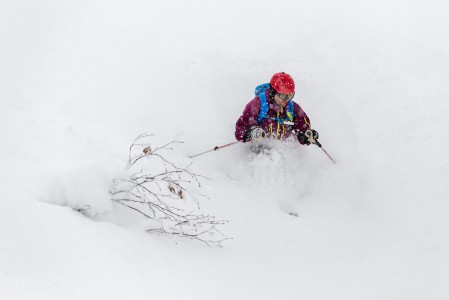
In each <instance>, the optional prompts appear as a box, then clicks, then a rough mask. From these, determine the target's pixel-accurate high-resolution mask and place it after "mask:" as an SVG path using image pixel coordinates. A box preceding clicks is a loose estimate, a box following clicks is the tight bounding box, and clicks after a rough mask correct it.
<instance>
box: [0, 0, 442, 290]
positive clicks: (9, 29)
mask: <svg viewBox="0 0 449 300" xmlns="http://www.w3.org/2000/svg"><path fill="white" fill-rule="evenodd" d="M448 6H449V5H448V4H447V3H446V2H444V1H428V2H426V3H421V2H417V1H400V0H396V1H363V2H356V1H339V2H338V3H334V2H332V1H324V0H319V1H299V2H298V1H295V2H294V1H286V0H282V1H276V3H273V2H272V1H270V2H269V1H259V2H258V3H257V4H255V3H249V2H242V1H234V0H228V1H209V2H206V1H200V0H194V1H188V2H183V1H166V2H164V3H161V2H155V1H141V0H132V1H128V2H126V3H125V2H121V1H115V0H113V1H104V0H94V1H85V0H80V1H76V2H73V1H68V0H64V1H57V2H54V1H41V2H35V1H4V2H3V3H2V10H1V12H0V20H1V21H0V22H1V25H2V26H0V41H1V43H0V44H1V47H0V57H1V58H0V66H1V67H0V70H1V71H0V80H1V82H2V84H1V85H0V101H1V102H0V103H1V110H0V120H1V121H0V125H1V126H0V136H1V138H2V147H1V150H0V154H1V155H0V157H1V158H2V159H1V165H2V172H0V188H1V191H2V194H1V195H2V197H1V198H0V234H1V242H0V297H1V298H2V299H81V298H84V299H86V298H87V299H131V298H133V299H148V298H154V299H177V298H180V297H183V298H187V299H423V298H426V299H447V298H448V297H449V283H448V282H449V254H448V253H449V241H448V236H449V230H448V228H449V218H448V217H449V204H448V201H447V200H448V196H447V195H448V194H449V188H448V184H447V182H448V179H449V159H448V157H447V153H449V139H447V138H446V137H445V133H446V131H447V130H448V129H449V121H448V119H447V118H446V114H447V112H448V109H449V104H448V102H447V99H448V97H449V88H448V86H447V81H448V79H449V71H448V70H449V58H448V56H447V53H448V50H449V40H448V39H447V36H449V32H448V31H449V29H448V28H449V26H448V25H449V24H448V23H449V22H448V21H447V20H448V17H449V16H448V14H449V7H448ZM278 71H286V72H288V73H290V74H291V75H292V76H293V77H294V78H295V80H296V82H297V85H298V93H297V96H296V99H295V100H296V101H298V102H299V104H300V105H301V106H302V107H303V108H304V110H305V111H306V112H307V113H308V115H309V116H310V118H311V120H312V125H313V126H314V128H315V129H317V130H318V131H319V132H320V136H321V137H320V141H321V142H322V144H323V146H324V147H325V148H326V149H327V150H328V151H329V152H330V153H331V155H332V156H334V157H335V159H336V160H337V165H335V166H334V165H332V164H331V162H330V161H329V160H328V159H327V157H326V156H325V155H324V154H323V153H322V152H321V151H320V150H319V149H318V148H316V147H291V145H278V146H277V148H276V149H275V150H273V152H272V155H271V156H269V157H267V156H259V157H255V158H252V159H251V158H250V157H249V155H248V149H247V148H246V145H242V144H239V145H236V146H232V147H229V148H226V149H222V150H220V151H219V152H215V153H210V154H208V155H204V156H201V157H197V158H195V159H193V162H194V165H193V168H194V170H195V171H196V172H198V173H201V174H204V175H206V176H208V177H210V178H212V180H210V181H208V180H206V181H204V182H203V188H202V192H203V193H204V194H206V195H207V196H209V197H210V199H209V200H208V199H203V200H201V207H202V209H203V210H204V211H205V212H207V213H210V214H213V215H216V216H217V217H218V218H220V219H226V220H229V223H228V224H227V225H225V226H223V228H222V231H223V232H224V233H225V234H226V235H227V236H229V237H232V238H233V239H232V240H229V241H225V242H224V247H223V248H215V247H206V246H205V245H203V244H201V243H196V242H193V241H185V240H175V239H172V238H168V237H163V236H155V235H149V234H147V233H145V232H144V230H142V224H141V223H139V222H140V221H139V218H137V217H136V219H133V218H132V215H131V216H130V215H126V216H125V215H122V214H120V213H118V212H117V211H116V209H115V208H114V207H113V206H112V204H111V202H110V201H109V195H108V190H109V187H110V184H111V180H112V179H113V178H116V177H120V176H123V174H124V172H125V171H124V170H125V164H126V162H127V158H128V156H127V155H128V147H129V145H130V143H131V142H132V141H133V140H134V138H135V137H136V136H137V135H139V134H140V133H143V132H152V133H154V134H155V137H154V143H155V145H160V144H162V143H164V142H167V141H170V140H174V139H176V140H182V141H184V142H185V143H184V144H182V145H179V147H176V149H175V150H174V151H173V152H171V153H169V154H167V155H169V157H170V158H172V159H179V160H187V158H186V157H187V156H188V155H189V154H194V153H198V152H201V151H204V150H207V149H210V148H213V147H214V146H216V145H223V144H226V143H228V142H231V141H233V140H234V136H233V130H234V124H235V121H236V119H237V118H238V117H239V114H240V113H241V111H242V110H243V107H244V105H245V104H246V103H247V102H248V101H249V100H250V99H251V97H252V93H253V88H254V87H255V86H256V85H257V84H260V83H263V82H266V81H268V80H269V78H270V76H271V75H272V74H273V73H274V72H278ZM83 204H90V205H91V206H92V211H91V213H92V214H93V215H95V217H94V218H87V217H85V216H83V215H82V214H80V213H77V212H75V211H73V210H72V209H71V208H69V207H68V206H76V205H83ZM288 212H294V213H297V214H298V217H294V216H291V215H289V214H288Z"/></svg>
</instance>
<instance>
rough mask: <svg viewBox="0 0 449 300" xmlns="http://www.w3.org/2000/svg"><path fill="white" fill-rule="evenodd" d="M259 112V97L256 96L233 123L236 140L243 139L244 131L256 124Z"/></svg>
mask: <svg viewBox="0 0 449 300" xmlns="http://www.w3.org/2000/svg"><path fill="white" fill-rule="evenodd" d="M259 112H260V99H259V97H256V98H254V99H253V100H251V101H250V102H249V103H248V104H247V105H246V106H245V109H244V110H243V113H242V115H241V116H240V118H239V119H238V120H237V122H236V124H235V138H236V139H237V140H238V141H242V140H243V137H244V136H245V134H246V131H247V130H248V129H249V128H250V127H251V126H255V125H257V119H258V118H259Z"/></svg>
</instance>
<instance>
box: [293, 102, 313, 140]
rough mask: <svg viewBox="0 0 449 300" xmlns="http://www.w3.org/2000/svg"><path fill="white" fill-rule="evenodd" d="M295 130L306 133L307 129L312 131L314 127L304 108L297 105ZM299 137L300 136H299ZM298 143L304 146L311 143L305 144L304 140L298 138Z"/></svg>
mask: <svg viewBox="0 0 449 300" xmlns="http://www.w3.org/2000/svg"><path fill="white" fill-rule="evenodd" d="M294 123H295V129H296V132H299V133H301V132H305V131H306V130H307V129H312V125H310V119H309V117H308V116H307V114H306V113H305V111H304V110H302V108H301V107H300V106H299V105H298V104H297V103H295V118H294ZM298 137H299V135H298ZM298 141H299V143H300V144H302V145H308V144H310V143H307V142H305V141H304V140H303V139H302V138H298Z"/></svg>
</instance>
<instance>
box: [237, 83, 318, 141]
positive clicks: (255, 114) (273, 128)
mask: <svg viewBox="0 0 449 300" xmlns="http://www.w3.org/2000/svg"><path fill="white" fill-rule="evenodd" d="M266 93H267V99H268V102H269V107H268V113H267V116H268V117H274V118H281V119H285V118H286V117H287V109H286V108H282V107H280V106H278V105H277V104H276V103H275V102H274V100H271V99H270V97H269V94H268V91H267V92H266ZM293 104H294V107H295V108H294V117H293V123H295V125H293V126H291V125H285V124H282V125H281V124H279V123H278V122H277V121H276V120H272V119H268V118H264V119H263V120H262V122H261V123H260V124H259V126H260V127H262V129H263V130H265V132H266V133H267V135H268V136H269V137H271V138H275V139H283V140H284V139H286V138H288V137H290V136H292V135H293V134H297V133H298V132H299V131H304V130H306V129H309V128H311V125H310V120H309V118H308V117H307V115H306V113H305V112H304V111H303V110H302V108H301V107H300V106H299V105H298V104H297V103H295V102H293ZM259 113H260V99H259V97H256V98H254V99H253V100H251V101H250V102H249V103H248V104H247V105H246V107H245V109H244V110H243V113H242V115H241V116H240V118H239V119H238V120H237V123H236V124H235V138H236V139H237V140H239V141H242V140H243V137H244V136H245V134H246V132H247V130H248V129H249V128H250V127H251V126H257V125H258V124H257V119H258V118H259ZM295 132H296V133H295Z"/></svg>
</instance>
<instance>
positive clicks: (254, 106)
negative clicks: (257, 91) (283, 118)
mask: <svg viewBox="0 0 449 300" xmlns="http://www.w3.org/2000/svg"><path fill="white" fill-rule="evenodd" d="M245 111H246V112H247V113H250V114H252V115H258V114H259V111H260V98H259V96H256V97H254V98H253V99H252V100H251V101H249V102H248V104H246V107H245Z"/></svg>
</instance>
